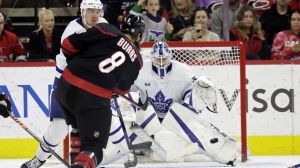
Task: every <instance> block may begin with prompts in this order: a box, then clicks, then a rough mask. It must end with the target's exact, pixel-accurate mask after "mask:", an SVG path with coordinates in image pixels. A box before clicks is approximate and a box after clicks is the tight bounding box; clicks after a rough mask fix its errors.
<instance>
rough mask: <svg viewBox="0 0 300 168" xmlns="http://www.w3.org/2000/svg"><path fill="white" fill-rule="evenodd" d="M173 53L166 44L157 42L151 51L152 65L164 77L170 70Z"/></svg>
mask: <svg viewBox="0 0 300 168" xmlns="http://www.w3.org/2000/svg"><path fill="white" fill-rule="evenodd" d="M171 57H172V51H171V49H170V47H169V45H168V44H167V43H165V42H157V43H155V44H154V45H153V47H152V51H151V58H152V64H153V66H154V67H156V68H157V74H158V75H159V76H160V77H164V76H165V75H166V74H167V73H168V72H169V70H170V65H171Z"/></svg>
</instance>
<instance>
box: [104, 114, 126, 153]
mask: <svg viewBox="0 0 300 168" xmlns="http://www.w3.org/2000/svg"><path fill="white" fill-rule="evenodd" d="M109 141H110V142H112V143H113V144H114V145H116V147H117V148H118V149H119V150H120V151H121V153H122V154H126V153H128V152H129V149H128V145H127V143H126V139H125V135H124V132H123V128H122V125H121V122H120V120H119V117H116V116H112V117H111V126H110V132H109Z"/></svg>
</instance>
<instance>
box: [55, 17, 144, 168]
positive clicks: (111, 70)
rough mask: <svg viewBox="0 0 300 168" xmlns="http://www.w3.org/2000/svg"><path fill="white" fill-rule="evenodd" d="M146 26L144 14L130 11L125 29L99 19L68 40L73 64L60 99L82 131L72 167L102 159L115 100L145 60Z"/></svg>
mask: <svg viewBox="0 0 300 168" xmlns="http://www.w3.org/2000/svg"><path fill="white" fill-rule="evenodd" d="M144 30H145V22H144V21H143V19H142V18H141V17H139V16H134V15H128V16H127V17H126V18H125V19H124V21H123V23H122V27H121V31H119V30H118V29H117V28H115V27H114V26H113V25H110V24H106V23H99V24H97V25H95V26H94V27H92V28H90V29H88V30H87V31H86V32H85V33H79V34H73V35H71V36H69V37H68V38H66V39H64V41H63V43H62V51H63V53H64V55H65V56H66V58H67V61H68V65H67V67H66V68H65V70H64V72H63V74H62V77H61V78H60V80H59V84H58V88H57V93H56V100H57V101H58V103H59V105H60V107H61V109H62V111H63V113H64V116H65V119H66V122H67V124H68V125H72V127H75V128H78V129H79V133H80V140H81V148H80V153H79V155H78V156H77V157H76V158H75V160H74V161H73V163H72V166H71V167H72V168H94V167H95V166H96V165H97V164H98V163H100V162H101V160H102V158H103V152H102V148H105V147H106V145H107V141H108V137H109V129H110V125H111V117H112V112H111V108H110V107H111V105H110V98H111V97H112V96H113V94H122V95H123V94H126V93H128V92H129V89H130V87H131V85H132V84H133V82H134V81H135V79H136V78H137V76H138V74H139V70H140V69H141V67H142V64H143V63H142V58H141V55H140V53H139V43H141V42H142V41H143V35H144ZM123 33H124V34H123ZM125 166H126V165H125Z"/></svg>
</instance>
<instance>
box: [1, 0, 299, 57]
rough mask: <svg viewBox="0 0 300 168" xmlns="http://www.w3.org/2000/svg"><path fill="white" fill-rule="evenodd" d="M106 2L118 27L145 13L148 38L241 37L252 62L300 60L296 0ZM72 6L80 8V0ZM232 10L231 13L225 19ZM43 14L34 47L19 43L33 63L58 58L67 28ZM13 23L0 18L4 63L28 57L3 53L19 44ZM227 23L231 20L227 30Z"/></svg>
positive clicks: (32, 41)
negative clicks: (11, 38)
mask: <svg viewBox="0 0 300 168" xmlns="http://www.w3.org/2000/svg"><path fill="white" fill-rule="evenodd" d="M101 2H102V3H103V5H104V7H103V9H104V18H105V19H106V20H107V21H108V22H109V23H110V24H113V25H114V26H116V27H117V28H120V23H121V22H122V19H123V18H124V17H125V16H126V15H127V14H128V13H132V14H135V15H140V16H142V17H143V18H144V20H145V22H146V24H147V26H146V27H147V28H146V32H145V41H154V42H156V41H195V42H201V41H225V40H226V41H227V40H230V41H241V42H243V44H244V45H245V46H246V59H247V60H293V59H300V44H299V42H300V35H299V33H300V11H299V10H297V9H298V6H299V3H298V2H297V1H296V0H228V2H229V4H228V6H227V5H223V0H131V1H122V0H102V1H101ZM1 3H2V0H0V6H1ZM66 4H67V5H69V6H70V5H71V6H76V3H75V1H68V3H66ZM227 7H228V9H229V10H226V9H227ZM225 10H226V12H225ZM227 12H228V16H229V17H228V18H226V17H225V19H226V20H224V17H223V15H224V14H226V13H227ZM38 17H39V22H38V23H39V28H38V29H37V30H36V31H33V32H31V33H30V41H29V45H28V47H26V49H25V47H24V46H23V45H22V44H21V43H20V42H19V46H20V47H19V48H22V49H23V50H26V52H27V56H26V58H27V61H48V62H52V61H55V55H57V54H58V53H59V48H60V41H61V34H62V31H61V30H59V29H56V28H55V26H54V25H55V21H54V20H55V19H54V18H55V14H54V13H53V12H52V11H51V8H50V10H49V9H46V8H40V9H39V14H38ZM2 20H3V22H2ZM12 22H13V20H12V19H10V18H9V16H7V15H6V14H4V13H3V14H2V17H0V33H1V34H0V48H1V50H0V51H1V53H0V61H1V62H7V61H14V60H19V61H26V59H24V51H23V50H22V52H21V53H20V49H18V52H16V51H15V50H17V47H6V48H9V50H7V51H6V53H3V48H5V45H8V46H16V45H17V44H15V43H16V42H15V41H14V42H9V44H4V43H3V39H4V36H6V35H7V34H10V33H11V34H13V27H12ZM224 23H228V27H229V29H228V31H227V32H224V30H226V29H224V27H223V25H224ZM227 35H228V36H227ZM11 36H12V35H11ZM18 57H20V58H22V59H17V58H18Z"/></svg>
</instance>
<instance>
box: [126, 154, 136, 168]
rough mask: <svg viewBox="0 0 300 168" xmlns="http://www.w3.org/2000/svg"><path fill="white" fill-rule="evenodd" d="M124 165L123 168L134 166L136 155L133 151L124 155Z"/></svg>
mask: <svg viewBox="0 0 300 168" xmlns="http://www.w3.org/2000/svg"><path fill="white" fill-rule="evenodd" d="M124 159H125V162H124V166H125V168H132V167H136V165H137V157H136V155H135V154H134V153H131V152H129V153H127V154H126V155H124Z"/></svg>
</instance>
